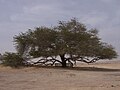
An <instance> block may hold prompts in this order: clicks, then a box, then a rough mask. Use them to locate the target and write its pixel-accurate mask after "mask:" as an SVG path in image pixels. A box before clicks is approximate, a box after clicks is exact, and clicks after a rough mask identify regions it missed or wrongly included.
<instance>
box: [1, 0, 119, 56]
mask: <svg viewBox="0 0 120 90" xmlns="http://www.w3.org/2000/svg"><path fill="white" fill-rule="evenodd" d="M73 17H76V18H78V20H79V21H80V22H82V23H84V24H86V25H87V27H91V28H97V29H98V30H99V36H100V37H101V38H102V40H103V41H105V42H107V43H109V44H112V45H113V46H114V47H115V48H116V50H117V52H119V54H120V35H119V34H120V30H119V29H120V0H0V53H4V52H5V51H15V49H14V45H13V44H14V43H13V36H14V35H18V34H19V33H20V32H25V31H26V30H28V29H29V28H34V27H37V26H54V25H56V24H57V22H58V21H59V20H69V19H71V18H73Z"/></svg>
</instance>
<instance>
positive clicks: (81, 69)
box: [35, 66, 120, 72]
mask: <svg viewBox="0 0 120 90" xmlns="http://www.w3.org/2000/svg"><path fill="white" fill-rule="evenodd" d="M35 67H37V68H46V69H58V70H76V71H94V72H120V69H111V68H98V67H66V68H62V67H59V66H57V67H55V66H35Z"/></svg>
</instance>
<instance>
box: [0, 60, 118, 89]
mask: <svg viewBox="0 0 120 90" xmlns="http://www.w3.org/2000/svg"><path fill="white" fill-rule="evenodd" d="M0 90H120V61H116V62H110V63H96V64H90V65H87V64H78V65H77V66H76V67H74V68H68V69H62V68H56V67H54V68H51V67H46V68H45V67H44V68H43V67H28V68H21V69H12V68H10V67H3V66H0Z"/></svg>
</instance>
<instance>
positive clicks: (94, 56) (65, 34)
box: [14, 19, 117, 67]
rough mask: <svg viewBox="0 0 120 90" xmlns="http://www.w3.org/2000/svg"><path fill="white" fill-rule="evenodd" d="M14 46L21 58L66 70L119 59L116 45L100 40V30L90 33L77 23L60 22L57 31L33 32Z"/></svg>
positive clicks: (28, 33)
mask: <svg viewBox="0 0 120 90" xmlns="http://www.w3.org/2000/svg"><path fill="white" fill-rule="evenodd" d="M14 42H15V46H16V49H17V51H18V53H19V54H20V55H23V56H26V55H30V56H33V57H42V59H40V60H39V61H38V62H37V63H41V64H45V65H47V64H48V63H49V62H51V65H54V64H55V63H56V62H59V63H60V64H61V65H62V66H63V67H66V63H70V64H71V65H73V64H74V63H75V62H76V61H82V62H86V63H92V62H96V61H97V60H100V59H112V58H116V57H117V53H116V51H115V50H114V48H113V47H112V45H109V44H107V43H103V42H102V41H101V39H100V38H99V37H98V30H97V29H90V30H88V29H87V28H86V26H85V25H84V24H82V23H80V22H79V21H78V20H76V19H71V20H70V21H59V23H58V25H57V26H55V27H45V26H43V27H37V28H35V29H34V30H31V29H29V30H28V31H27V32H25V33H20V34H19V35H17V36H15V37H14ZM58 56H59V57H60V60H59V59H57V58H56V57H58Z"/></svg>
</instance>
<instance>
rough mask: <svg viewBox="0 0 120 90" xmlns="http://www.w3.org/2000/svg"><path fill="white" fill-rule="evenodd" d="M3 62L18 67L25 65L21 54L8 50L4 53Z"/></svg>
mask: <svg viewBox="0 0 120 90" xmlns="http://www.w3.org/2000/svg"><path fill="white" fill-rule="evenodd" d="M2 64H3V65H5V66H11V67H14V68H17V67H19V66H23V65H24V59H23V58H22V57H21V56H20V55H19V54H16V53H10V52H6V53H5V54H3V58H2Z"/></svg>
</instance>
